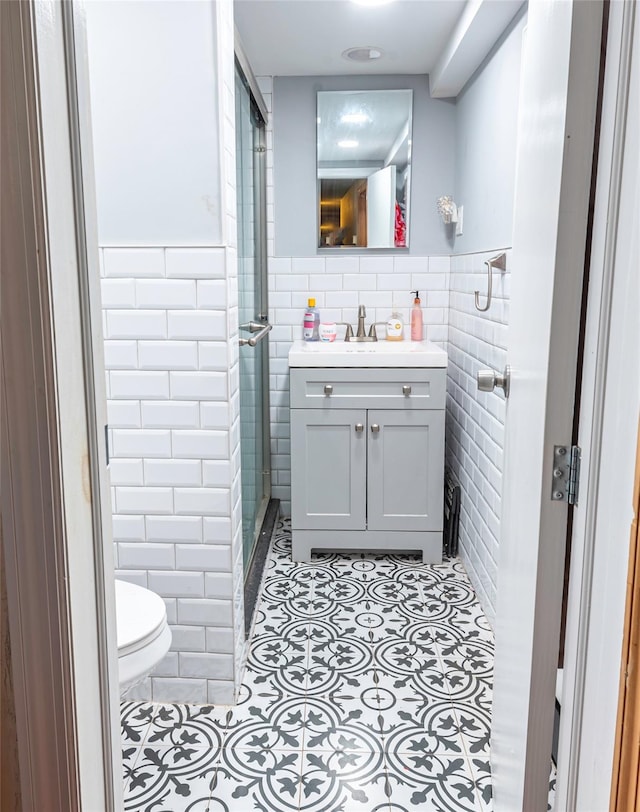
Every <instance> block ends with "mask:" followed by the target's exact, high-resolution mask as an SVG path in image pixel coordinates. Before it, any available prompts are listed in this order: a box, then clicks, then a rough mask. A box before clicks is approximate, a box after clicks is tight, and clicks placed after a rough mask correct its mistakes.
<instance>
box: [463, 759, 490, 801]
mask: <svg viewBox="0 0 640 812" xmlns="http://www.w3.org/2000/svg"><path fill="white" fill-rule="evenodd" d="M469 764H470V767H471V775H472V776H473V781H474V784H475V785H476V794H477V796H478V809H479V810H482V812H491V810H492V808H493V804H492V793H491V765H490V763H489V758H488V754H487V755H485V756H482V757H477V756H472V757H471V758H470V759H469Z"/></svg>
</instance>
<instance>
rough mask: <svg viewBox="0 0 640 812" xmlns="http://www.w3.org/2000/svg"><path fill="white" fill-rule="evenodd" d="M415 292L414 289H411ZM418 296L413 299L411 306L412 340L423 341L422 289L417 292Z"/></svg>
mask: <svg viewBox="0 0 640 812" xmlns="http://www.w3.org/2000/svg"><path fill="white" fill-rule="evenodd" d="M411 293H413V291H411ZM415 294H416V298H415V299H414V300H413V307H412V308H411V340H412V341H422V308H421V307H420V291H419V290H417V291H416V292H415Z"/></svg>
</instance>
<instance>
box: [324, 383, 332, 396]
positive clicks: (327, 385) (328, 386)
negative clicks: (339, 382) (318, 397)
mask: <svg viewBox="0 0 640 812" xmlns="http://www.w3.org/2000/svg"><path fill="white" fill-rule="evenodd" d="M324 393H325V395H333V386H332V385H331V384H330V383H325V385H324Z"/></svg>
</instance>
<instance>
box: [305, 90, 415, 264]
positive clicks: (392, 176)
mask: <svg viewBox="0 0 640 812" xmlns="http://www.w3.org/2000/svg"><path fill="white" fill-rule="evenodd" d="M412 107H413V91H412V90H364V91H321V92H319V93H318V115H317V143H318V153H317V179H318V225H319V237H318V246H319V247H320V248H406V247H407V246H408V244H409V242H408V238H409V196H410V195H409V192H410V185H411V184H410V175H411V114H412Z"/></svg>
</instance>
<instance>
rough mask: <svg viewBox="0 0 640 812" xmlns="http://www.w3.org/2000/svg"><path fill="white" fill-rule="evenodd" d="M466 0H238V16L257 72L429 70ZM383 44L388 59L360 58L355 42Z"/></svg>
mask: <svg viewBox="0 0 640 812" xmlns="http://www.w3.org/2000/svg"><path fill="white" fill-rule="evenodd" d="M465 5H466V0H396V2H392V3H388V4H387V5H383V6H378V7H367V6H361V5H358V4H356V3H354V2H352V1H351V0H235V3H234V8H235V21H236V26H237V28H238V31H239V32H240V37H241V39H242V43H243V46H244V49H245V51H246V54H247V56H248V58H249V62H250V63H251V67H252V69H253V72H254V73H255V74H256V75H257V76H315V75H318V76H326V75H335V74H394V73H396V74H397V73H414V74H425V73H429V72H430V71H431V70H432V68H433V67H434V65H435V63H436V61H437V59H438V57H439V56H440V54H441V52H442V50H443V49H444V47H445V45H446V43H447V41H448V39H449V36H450V34H451V32H452V31H453V29H454V27H455V25H456V23H457V22H458V19H459V17H460V15H461V13H462V10H463V9H464V7H465ZM358 46H377V47H380V48H382V50H383V51H384V55H383V57H382V58H381V59H378V60H375V61H373V62H369V63H364V64H363V63H361V62H352V61H350V60H347V59H344V58H343V57H342V56H341V54H342V52H343V51H345V50H346V49H347V48H353V47H358Z"/></svg>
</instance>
